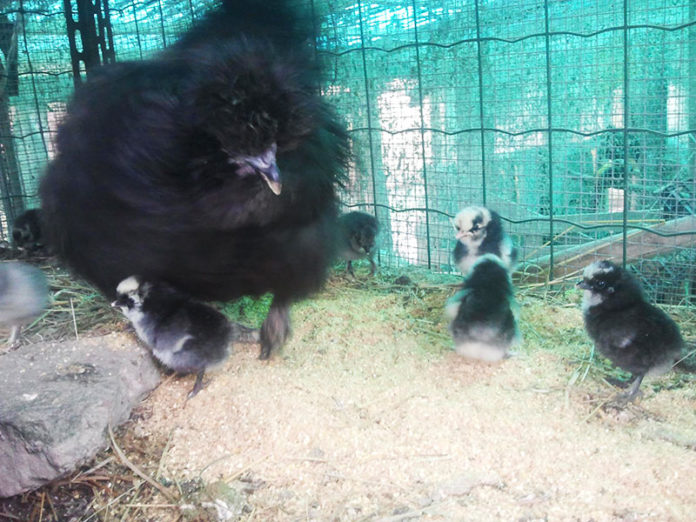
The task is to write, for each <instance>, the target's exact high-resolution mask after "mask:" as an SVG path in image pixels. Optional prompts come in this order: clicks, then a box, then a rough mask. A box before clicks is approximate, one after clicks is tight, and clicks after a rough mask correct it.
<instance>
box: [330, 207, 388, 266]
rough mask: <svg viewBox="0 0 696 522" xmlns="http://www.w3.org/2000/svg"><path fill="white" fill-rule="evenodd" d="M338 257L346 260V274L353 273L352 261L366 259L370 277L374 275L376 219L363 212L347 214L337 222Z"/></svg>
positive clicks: (377, 226) (377, 230)
mask: <svg viewBox="0 0 696 522" xmlns="http://www.w3.org/2000/svg"><path fill="white" fill-rule="evenodd" d="M338 223H339V238H338V242H339V244H338V255H339V256H340V257H341V258H342V259H345V260H346V272H348V273H350V274H351V275H353V276H354V275H355V273H354V272H353V261H354V260H356V259H363V258H367V259H368V260H369V261H370V275H374V273H375V270H376V269H377V265H376V264H375V260H374V250H373V249H374V247H375V239H376V237H377V233H378V232H379V224H378V222H377V219H376V218H375V217H374V216H372V215H370V214H366V213H365V212H355V211H354V212H348V213H347V214H343V215H342V216H341V217H340V218H339V220H338Z"/></svg>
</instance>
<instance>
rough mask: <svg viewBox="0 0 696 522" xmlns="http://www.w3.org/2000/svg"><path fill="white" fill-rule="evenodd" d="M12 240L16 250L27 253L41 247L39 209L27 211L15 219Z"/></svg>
mask: <svg viewBox="0 0 696 522" xmlns="http://www.w3.org/2000/svg"><path fill="white" fill-rule="evenodd" d="M12 240H13V241H14V244H15V246H16V247H17V248H23V249H27V250H29V251H34V250H38V249H40V248H41V247H42V234H41V209H38V208H32V209H29V210H27V211H25V212H23V213H22V214H20V215H19V216H17V219H15V222H14V224H13V225H12Z"/></svg>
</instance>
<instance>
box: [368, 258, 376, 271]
mask: <svg viewBox="0 0 696 522" xmlns="http://www.w3.org/2000/svg"><path fill="white" fill-rule="evenodd" d="M368 259H369V261H370V275H371V276H373V275H375V272H376V271H377V263H375V260H374V258H373V257H372V256H370V257H369V258H368Z"/></svg>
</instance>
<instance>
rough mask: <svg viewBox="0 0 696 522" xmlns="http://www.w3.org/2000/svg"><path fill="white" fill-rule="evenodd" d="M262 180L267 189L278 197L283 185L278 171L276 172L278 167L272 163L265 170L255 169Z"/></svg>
mask: <svg viewBox="0 0 696 522" xmlns="http://www.w3.org/2000/svg"><path fill="white" fill-rule="evenodd" d="M256 170H258V171H259V174H261V177H262V178H263V180H264V181H265V182H266V183H267V184H268V188H269V189H271V192H273V193H274V194H275V195H276V196H280V192H281V191H282V190H283V184H282V183H281V181H280V171H279V170H278V165H276V164H275V163H273V165H271V166H270V167H268V168H267V169H260V168H257V169H256Z"/></svg>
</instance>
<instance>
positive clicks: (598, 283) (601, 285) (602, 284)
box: [597, 281, 607, 288]
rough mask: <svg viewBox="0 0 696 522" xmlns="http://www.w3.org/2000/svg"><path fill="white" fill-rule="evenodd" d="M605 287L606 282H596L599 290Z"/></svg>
mask: <svg viewBox="0 0 696 522" xmlns="http://www.w3.org/2000/svg"><path fill="white" fill-rule="evenodd" d="M605 286H607V283H606V282H604V281H598V282H597V287H599V288H604V287H605Z"/></svg>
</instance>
